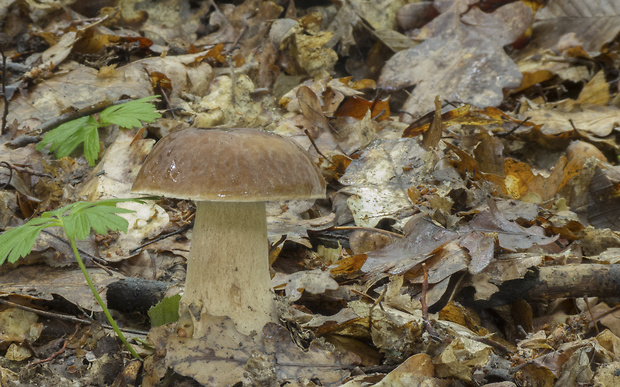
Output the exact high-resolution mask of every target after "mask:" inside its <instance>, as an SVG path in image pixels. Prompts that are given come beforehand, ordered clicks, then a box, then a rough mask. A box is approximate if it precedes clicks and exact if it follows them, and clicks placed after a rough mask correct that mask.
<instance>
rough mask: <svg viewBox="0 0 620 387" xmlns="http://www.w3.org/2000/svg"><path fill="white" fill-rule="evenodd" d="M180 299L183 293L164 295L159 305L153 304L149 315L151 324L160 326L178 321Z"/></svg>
mask: <svg viewBox="0 0 620 387" xmlns="http://www.w3.org/2000/svg"><path fill="white" fill-rule="evenodd" d="M180 300H181V295H180V294H175V295H174V296H171V297H164V299H163V300H161V301H159V302H158V303H157V305H154V306H152V307H151V308H150V309H149V311H148V314H149V317H150V318H151V326H152V327H158V326H161V325H164V324H168V323H171V322H176V321H178V320H179V301H180Z"/></svg>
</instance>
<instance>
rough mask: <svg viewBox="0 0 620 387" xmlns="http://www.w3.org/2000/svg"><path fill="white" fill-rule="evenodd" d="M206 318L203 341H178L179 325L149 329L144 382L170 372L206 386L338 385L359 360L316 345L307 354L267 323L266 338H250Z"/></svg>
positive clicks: (224, 321)
mask: <svg viewBox="0 0 620 387" xmlns="http://www.w3.org/2000/svg"><path fill="white" fill-rule="evenodd" d="M206 317H207V318H209V324H210V326H211V327H210V329H209V331H210V332H211V333H210V334H209V335H207V336H206V337H204V338H201V339H200V340H194V339H190V338H186V337H179V336H178V335H177V334H176V329H175V327H174V325H175V324H171V325H169V326H162V327H157V328H153V329H151V332H150V333H149V339H150V341H151V342H152V343H153V345H154V346H155V348H156V352H155V355H154V356H152V357H150V358H149V359H148V360H147V361H146V362H145V373H146V375H147V376H146V377H145V381H146V383H150V385H154V384H156V383H157V382H158V381H159V380H160V379H161V378H162V377H163V376H164V375H163V374H162V373H161V372H160V370H165V369H167V368H172V369H173V370H174V371H175V372H177V373H179V374H181V375H184V376H188V377H191V378H193V379H195V380H196V381H198V382H199V383H201V384H204V385H209V384H213V385H234V384H236V383H238V382H242V383H244V384H246V383H248V384H251V383H257V382H259V381H260V383H261V384H263V385H273V384H277V383H278V382H280V383H282V382H284V383H287V382H288V383H294V382H298V381H302V380H304V379H306V378H308V379H309V378H318V379H319V380H321V382H322V383H325V384H338V383H340V382H342V380H343V379H344V378H345V377H347V376H348V375H349V371H348V370H347V369H346V368H347V367H342V365H345V366H346V365H350V364H355V363H357V362H359V358H358V357H357V356H355V355H351V354H348V355H342V354H340V353H338V352H337V351H334V349H333V347H331V348H330V346H329V345H326V346H324V347H320V346H319V345H317V343H316V342H313V343H312V344H311V345H310V348H308V350H307V351H303V350H302V349H300V348H299V347H298V346H297V345H296V344H295V343H293V341H292V339H291V335H290V333H289V332H288V331H287V330H286V329H285V328H283V327H281V326H278V325H276V324H271V323H269V324H267V325H266V326H265V328H264V329H263V335H260V336H258V337H254V338H252V337H249V336H245V335H243V334H240V333H239V332H237V331H236V329H235V328H234V324H233V323H232V321H231V320H230V319H228V318H223V317H209V316H206ZM197 360H198V361H197ZM338 364H340V365H341V366H338Z"/></svg>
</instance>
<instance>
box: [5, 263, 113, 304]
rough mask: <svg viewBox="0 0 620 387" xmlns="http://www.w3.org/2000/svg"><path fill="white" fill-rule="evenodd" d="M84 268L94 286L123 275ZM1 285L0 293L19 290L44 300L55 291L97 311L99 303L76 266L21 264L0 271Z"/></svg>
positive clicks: (50, 297) (103, 284)
mask: <svg viewBox="0 0 620 387" xmlns="http://www.w3.org/2000/svg"><path fill="white" fill-rule="evenodd" d="M88 272H89V274H90V276H91V278H92V280H93V282H94V284H95V288H96V289H99V290H104V289H105V287H106V286H107V285H109V284H110V283H112V282H115V281H118V280H119V279H121V278H123V276H122V275H120V274H118V273H115V272H106V271H105V270H103V269H99V268H89V269H88ZM0 283H1V284H2V289H0V294H21V295H24V296H28V297H36V298H41V299H44V300H52V299H53V296H52V295H54V294H57V295H59V296H61V297H63V298H65V299H66V300H68V301H69V302H71V303H73V304H75V305H78V306H79V307H81V308H84V309H86V310H91V311H94V312H100V311H101V307H100V306H99V304H98V303H97V300H95V297H93V294H92V292H91V291H90V288H89V287H88V285H87V284H86V281H85V280H84V275H83V274H82V271H81V270H79V269H75V270H69V269H67V268H54V267H45V270H41V267H40V266H37V265H34V266H21V267H18V268H15V269H11V270H6V269H5V270H2V271H1V272H0Z"/></svg>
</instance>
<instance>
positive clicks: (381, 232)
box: [326, 226, 405, 239]
mask: <svg viewBox="0 0 620 387" xmlns="http://www.w3.org/2000/svg"><path fill="white" fill-rule="evenodd" d="M330 230H331V231H347V230H363V231H371V232H376V233H379V234H385V235H389V236H391V237H394V238H401V239H402V238H404V237H405V236H404V235H402V234H397V233H395V232H392V231H388V230H382V229H380V228H374V227H360V226H334V227H330V228H328V229H327V230H326V231H330Z"/></svg>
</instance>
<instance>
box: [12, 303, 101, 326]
mask: <svg viewBox="0 0 620 387" xmlns="http://www.w3.org/2000/svg"><path fill="white" fill-rule="evenodd" d="M0 303H2V304H6V305H9V306H12V307H14V308H17V309H21V310H26V311H28V312H32V313H35V314H37V315H39V316H45V317H49V318H55V319H58V320H65V321H71V322H75V323H78V324H86V325H90V324H92V321H90V320H83V319H81V318H77V317H75V316H69V315H66V314H61V313H54V312H47V311H45V310H40V309H35V308H31V307H29V306H24V305H20V304H16V303H14V302H11V301H7V300H4V299H2V298H0Z"/></svg>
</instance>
